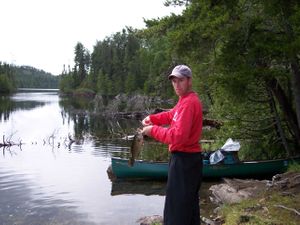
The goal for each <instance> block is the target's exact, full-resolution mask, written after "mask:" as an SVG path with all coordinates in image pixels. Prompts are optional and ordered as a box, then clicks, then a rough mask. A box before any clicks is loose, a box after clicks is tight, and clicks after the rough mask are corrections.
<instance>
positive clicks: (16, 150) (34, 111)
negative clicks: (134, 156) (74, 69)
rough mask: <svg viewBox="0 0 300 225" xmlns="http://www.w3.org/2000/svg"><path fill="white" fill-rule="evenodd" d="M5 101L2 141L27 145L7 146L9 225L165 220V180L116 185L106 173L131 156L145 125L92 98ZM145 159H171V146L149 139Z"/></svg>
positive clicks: (4, 169)
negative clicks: (110, 112) (109, 112)
mask: <svg viewBox="0 0 300 225" xmlns="http://www.w3.org/2000/svg"><path fill="white" fill-rule="evenodd" d="M0 99H1V100H0V101H1V102H0V116H1V117H0V118H1V120H0V134H1V136H3V135H4V136H5V137H11V140H12V141H15V142H18V140H20V139H21V140H22V143H24V144H23V145H22V146H21V148H20V147H18V146H12V147H11V148H5V149H4V148H2V149H1V150H2V154H1V155H0V221H1V222H2V224H24V225H25V224H40V225H43V224H54V225H55V224H75V225H76V224H83V225H85V224H101V225H106V224H114V225H118V224H120V225H121V224H122V225H132V224H137V223H136V221H137V220H138V219H139V218H140V217H143V216H147V215H162V211H163V205H164V196H163V195H164V191H165V183H164V182H151V181H147V182H142V181H137V182H133V183H132V182H128V181H122V182H121V181H113V182H112V181H111V180H110V179H109V178H108V175H107V172H106V170H107V168H108V167H109V165H110V163H111V157H112V156H114V157H122V158H128V157H129V147H130V145H131V142H130V141H128V140H125V139H123V137H124V136H126V135H128V134H132V132H133V131H134V130H135V129H136V128H137V127H138V126H139V125H140V122H139V121H137V120H128V119H118V120H117V119H113V120H108V119H107V118H104V117H102V116H101V115H100V114H99V113H97V112H94V111H93V102H92V101H90V100H88V99H80V100H78V101H76V100H74V99H71V98H65V97H59V96H58V93H57V92H41V91H38V92H29V93H28V92H21V93H17V94H15V95H12V96H6V97H1V98H0ZM70 138H72V139H73V140H74V142H72V145H69V141H70ZM0 142H2V140H0ZM140 158H142V159H149V160H161V159H167V158H168V151H167V146H166V145H163V144H158V143H156V142H154V141H153V140H151V139H149V140H146V142H145V145H144V148H143V151H142V152H141V156H140Z"/></svg>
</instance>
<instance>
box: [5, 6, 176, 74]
mask: <svg viewBox="0 0 300 225" xmlns="http://www.w3.org/2000/svg"><path fill="white" fill-rule="evenodd" d="M163 2H164V0H0V21H1V26H0V29H1V33H0V61H2V62H6V63H10V64H11V63H12V64H15V65H29V66H33V67H36V68H38V69H42V70H44V71H46V72H50V73H52V74H55V75H57V74H60V73H61V72H62V69H63V65H64V64H66V65H69V64H70V65H71V66H72V65H73V59H74V47H75V45H76V43H77V42H81V43H82V44H83V45H84V46H85V47H86V48H88V49H89V50H90V52H92V50H93V46H94V45H95V44H96V41H97V40H103V39H104V38H105V37H107V36H111V35H112V34H114V33H116V32H119V31H121V30H122V29H123V28H125V26H131V27H133V28H138V29H141V28H144V27H145V24H144V21H143V18H145V19H153V18H155V19H157V18H161V17H164V16H167V15H170V14H171V12H173V13H176V14H178V13H180V11H181V9H180V8H179V7H173V6H171V7H165V6H164V5H163Z"/></svg>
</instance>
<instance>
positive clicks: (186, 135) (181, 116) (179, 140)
mask: <svg viewBox="0 0 300 225" xmlns="http://www.w3.org/2000/svg"><path fill="white" fill-rule="evenodd" d="M202 118H203V115H202V104H201V101H200V99H199V97H198V95H197V94H196V93H195V92H189V93H188V94H186V95H184V96H181V97H180V98H179V101H178V103H177V104H176V105H175V106H174V108H173V109H171V110H170V111H167V112H161V113H158V114H152V115H150V120H151V122H152V124H153V127H152V129H151V136H152V137H153V138H154V139H156V140H158V141H160V142H162V143H165V144H168V145H169V151H171V152H172V151H182V152H200V151H201V146H200V144H199V140H200V138H201V134H202ZM164 125H169V127H165V126H164Z"/></svg>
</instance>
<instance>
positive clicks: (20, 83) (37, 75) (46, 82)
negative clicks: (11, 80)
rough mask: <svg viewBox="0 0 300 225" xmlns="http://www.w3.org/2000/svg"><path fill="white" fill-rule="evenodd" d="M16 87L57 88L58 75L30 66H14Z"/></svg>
mask: <svg viewBox="0 0 300 225" xmlns="http://www.w3.org/2000/svg"><path fill="white" fill-rule="evenodd" d="M14 71H15V80H16V85H17V87H18V88H52V89H54V88H58V83H59V77H58V76H54V75H52V74H50V73H47V72H45V71H43V70H39V69H36V68H34V67H30V66H16V67H14Z"/></svg>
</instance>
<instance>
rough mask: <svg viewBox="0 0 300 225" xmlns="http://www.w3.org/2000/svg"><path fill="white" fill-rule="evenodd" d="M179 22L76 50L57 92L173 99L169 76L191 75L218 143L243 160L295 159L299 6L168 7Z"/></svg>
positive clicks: (196, 1)
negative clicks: (240, 152)
mask: <svg viewBox="0 0 300 225" xmlns="http://www.w3.org/2000/svg"><path fill="white" fill-rule="evenodd" d="M170 5H180V6H184V7H185V8H184V10H183V12H182V14H181V15H174V14H172V15H170V16H167V17H163V18H158V19H151V20H145V24H146V28H145V29H141V30H138V29H134V28H131V27H126V28H124V29H123V30H122V31H120V32H117V33H115V34H113V35H111V36H109V37H106V38H105V39H104V40H101V41H97V42H96V44H95V45H94V49H93V51H92V52H91V53H90V52H89V51H88V50H87V49H86V48H85V47H84V46H83V45H82V44H81V43H80V42H78V43H77V45H76V46H75V49H74V55H75V57H74V62H75V66H74V68H71V69H70V68H69V70H68V71H66V70H64V73H63V74H62V80H61V83H60V89H61V90H62V91H64V92H72V91H73V90H76V89H80V88H82V89H88V90H92V91H93V92H94V93H97V94H102V95H116V94H118V93H127V94H135V93H140V94H145V95H155V96H161V97H163V98H170V97H172V96H173V92H172V88H171V85H170V83H169V81H168V79H167V75H168V74H169V73H170V71H171V70H172V68H173V67H174V66H175V65H177V64H181V63H185V64H187V65H189V66H190V67H191V68H192V70H193V80H194V89H195V90H196V91H197V92H198V93H199V95H200V97H201V99H202V101H203V104H204V105H205V107H206V108H208V109H209V110H208V112H209V113H208V114H207V115H206V116H207V117H210V118H214V119H218V120H220V121H222V122H223V126H222V129H220V130H219V131H218V132H216V133H215V134H214V135H215V136H214V139H218V140H222V141H224V140H226V139H227V138H229V137H233V138H235V139H239V140H241V141H242V142H243V143H244V146H247V147H246V148H247V150H246V151H244V154H245V155H244V157H246V158H247V157H251V158H273V157H276V156H281V157H284V156H291V155H295V154H299V151H300V148H299V147H300V64H299V57H300V52H299V49H300V8H299V7H300V5H299V1H294V0H287V1H283V0H271V1H263V0H229V1H220V0H186V1H183V0H168V1H165V6H170Z"/></svg>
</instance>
